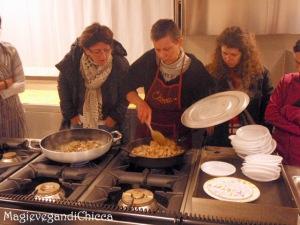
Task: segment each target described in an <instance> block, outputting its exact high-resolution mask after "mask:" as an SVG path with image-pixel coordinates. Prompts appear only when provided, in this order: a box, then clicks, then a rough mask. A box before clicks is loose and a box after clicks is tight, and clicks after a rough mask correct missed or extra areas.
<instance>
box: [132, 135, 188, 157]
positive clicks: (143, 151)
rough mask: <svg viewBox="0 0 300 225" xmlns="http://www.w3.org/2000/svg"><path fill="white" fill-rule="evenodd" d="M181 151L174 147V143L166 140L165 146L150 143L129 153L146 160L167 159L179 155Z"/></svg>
mask: <svg viewBox="0 0 300 225" xmlns="http://www.w3.org/2000/svg"><path fill="white" fill-rule="evenodd" d="M182 152H183V149H182V148H180V147H179V146H177V145H176V143H175V142H174V141H171V140H169V139H167V143H166V145H160V144H158V143H157V142H155V141H151V142H150V145H141V146H138V147H135V148H133V149H132V151H131V153H132V154H134V155H136V156H140V157H147V158H167V157H172V156H176V155H179V154H181V153H182Z"/></svg>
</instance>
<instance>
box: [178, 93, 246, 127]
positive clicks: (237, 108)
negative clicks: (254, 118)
mask: <svg viewBox="0 0 300 225" xmlns="http://www.w3.org/2000/svg"><path fill="white" fill-rule="evenodd" d="M248 104H249V96H248V95H247V94H246V93H244V92H241V91H225V92H219V93H216V94H213V95H210V96H208V97H206V98H203V99H201V100H199V101H197V102H195V103H194V104H193V105H191V106H190V107H189V108H187V109H186V110H185V111H184V112H183V114H182V116H181V122H182V124H183V125H185V126H187V127H190V128H206V127H211V126H214V125H218V124H221V123H224V122H226V121H228V120H230V119H232V118H234V117H235V116H237V115H239V114H240V113H241V112H242V111H243V110H244V109H245V108H246V107H247V106H248Z"/></svg>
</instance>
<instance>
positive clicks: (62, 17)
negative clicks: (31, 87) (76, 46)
mask: <svg viewBox="0 0 300 225" xmlns="http://www.w3.org/2000/svg"><path fill="white" fill-rule="evenodd" d="M173 7H174V6H173V0H0V15H1V17H2V32H1V36H0V40H1V41H8V42H10V43H12V44H13V45H14V46H15V47H16V48H17V49H18V51H19V54H20V56H21V60H22V62H23V65H24V67H54V65H55V64H56V63H57V62H58V61H60V60H61V59H62V57H63V56H64V55H65V54H66V53H67V52H68V51H69V49H70V45H71V44H72V43H73V42H74V40H75V39H76V37H78V36H79V35H80V34H81V32H82V31H83V29H84V28H85V27H86V26H88V25H90V24H91V23H93V22H99V23H100V24H103V25H107V26H108V27H110V28H111V29H112V31H113V32H114V36H115V39H116V40H118V41H120V42H121V43H122V44H123V46H124V47H125V48H126V50H127V53H128V57H127V58H128V60H129V62H133V61H134V60H135V59H137V58H138V57H139V56H140V55H141V54H143V52H145V51H146V50H148V49H150V48H151V47H152V43H151V41H150V28H151V26H152V24H153V23H154V22H155V21H156V20H158V19H160V18H171V19H172V18H173V9H174V8H173Z"/></svg>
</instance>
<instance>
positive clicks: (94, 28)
mask: <svg viewBox="0 0 300 225" xmlns="http://www.w3.org/2000/svg"><path fill="white" fill-rule="evenodd" d="M98 42H103V43H105V44H108V45H110V46H112V44H113V32H112V31H111V30H110V29H109V28H108V27H107V26H102V25H100V24H99V23H93V24H92V25H90V26H88V27H86V28H85V29H84V31H83V32H82V34H81V36H80V37H79V44H80V46H81V47H83V48H89V47H91V46H93V45H94V44H96V43H98Z"/></svg>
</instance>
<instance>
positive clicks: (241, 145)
mask: <svg viewBox="0 0 300 225" xmlns="http://www.w3.org/2000/svg"><path fill="white" fill-rule="evenodd" d="M229 139H230V140H231V145H232V146H233V148H234V150H235V151H236V153H237V154H238V155H239V156H240V157H242V158H244V157H245V156H247V155H253V154H261V153H263V154H271V153H272V152H273V151H274V150H275V148H276V141H275V140H274V139H272V136H271V134H270V132H269V130H268V128H266V127H264V126H262V125H247V126H243V127H240V128H239V129H238V130H237V131H236V135H230V136H229Z"/></svg>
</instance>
